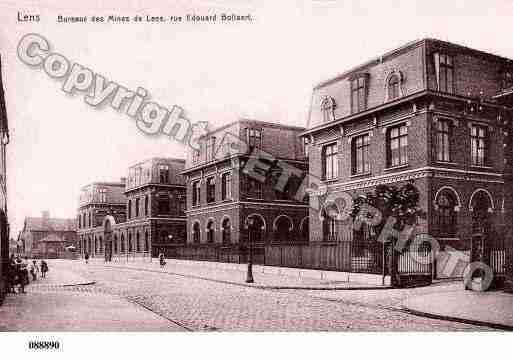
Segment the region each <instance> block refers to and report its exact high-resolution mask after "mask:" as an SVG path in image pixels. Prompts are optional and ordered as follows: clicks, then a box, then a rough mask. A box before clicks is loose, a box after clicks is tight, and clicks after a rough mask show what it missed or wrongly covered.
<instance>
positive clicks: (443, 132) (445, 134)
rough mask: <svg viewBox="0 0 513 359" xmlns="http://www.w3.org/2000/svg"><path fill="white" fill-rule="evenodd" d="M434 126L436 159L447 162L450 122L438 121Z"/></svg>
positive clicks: (448, 156) (448, 159)
mask: <svg viewBox="0 0 513 359" xmlns="http://www.w3.org/2000/svg"><path fill="white" fill-rule="evenodd" d="M436 126H437V132H436V159H437V160H438V161H444V162H449V161H450V160H451V155H450V143H449V140H450V138H451V125H450V122H449V121H448V120H438V121H437V125H436Z"/></svg>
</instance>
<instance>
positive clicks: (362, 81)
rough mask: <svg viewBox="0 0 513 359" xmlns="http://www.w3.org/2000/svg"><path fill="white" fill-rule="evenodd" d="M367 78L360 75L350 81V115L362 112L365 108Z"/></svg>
mask: <svg viewBox="0 0 513 359" xmlns="http://www.w3.org/2000/svg"><path fill="white" fill-rule="evenodd" d="M366 92H367V76H366V75H361V76H358V77H356V78H354V79H353V80H351V113H357V112H360V111H363V110H365V109H366V107H367V94H366Z"/></svg>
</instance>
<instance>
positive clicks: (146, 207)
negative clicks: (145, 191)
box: [144, 195, 149, 216]
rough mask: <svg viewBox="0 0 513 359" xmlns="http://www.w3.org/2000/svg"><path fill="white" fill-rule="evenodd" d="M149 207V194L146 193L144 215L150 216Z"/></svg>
mask: <svg viewBox="0 0 513 359" xmlns="http://www.w3.org/2000/svg"><path fill="white" fill-rule="evenodd" d="M148 207H149V203H148V195H146V196H144V215H145V216H148Z"/></svg>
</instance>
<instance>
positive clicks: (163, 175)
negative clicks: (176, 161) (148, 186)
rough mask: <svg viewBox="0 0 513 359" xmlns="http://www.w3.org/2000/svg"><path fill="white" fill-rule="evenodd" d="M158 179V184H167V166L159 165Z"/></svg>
mask: <svg viewBox="0 0 513 359" xmlns="http://www.w3.org/2000/svg"><path fill="white" fill-rule="evenodd" d="M159 179H160V183H169V166H168V165H159Z"/></svg>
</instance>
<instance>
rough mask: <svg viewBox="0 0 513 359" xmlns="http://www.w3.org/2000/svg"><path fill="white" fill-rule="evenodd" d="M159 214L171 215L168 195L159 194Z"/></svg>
mask: <svg viewBox="0 0 513 359" xmlns="http://www.w3.org/2000/svg"><path fill="white" fill-rule="evenodd" d="M158 207H159V214H169V212H170V208H169V207H170V206H169V195H168V194H167V193H159V195H158Z"/></svg>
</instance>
